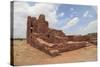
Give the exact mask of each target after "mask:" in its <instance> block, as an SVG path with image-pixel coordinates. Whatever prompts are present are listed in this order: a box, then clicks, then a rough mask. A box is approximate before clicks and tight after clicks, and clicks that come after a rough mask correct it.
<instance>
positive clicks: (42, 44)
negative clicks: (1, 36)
mask: <svg viewBox="0 0 100 67" xmlns="http://www.w3.org/2000/svg"><path fill="white" fill-rule="evenodd" d="M92 38H93V37H92ZM87 41H88V42H92V43H94V44H96V41H95V40H93V39H91V40H90V36H81V35H78V36H75V35H70V36H66V35H65V34H64V33H63V32H62V31H61V30H56V29H51V28H49V26H48V21H46V20H45V15H42V14H41V15H40V16H39V18H38V19H36V18H35V17H31V16H28V18H27V43H29V44H31V45H32V46H33V47H35V48H38V49H39V50H41V51H44V52H46V53H48V54H50V55H52V56H55V55H59V53H60V52H64V51H70V50H75V49H79V48H82V47H85V46H86V44H87Z"/></svg>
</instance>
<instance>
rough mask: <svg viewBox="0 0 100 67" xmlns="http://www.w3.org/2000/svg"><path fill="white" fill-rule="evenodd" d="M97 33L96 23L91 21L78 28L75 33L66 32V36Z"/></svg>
mask: <svg viewBox="0 0 100 67" xmlns="http://www.w3.org/2000/svg"><path fill="white" fill-rule="evenodd" d="M95 32H97V21H96V20H94V21H91V22H89V24H88V25H87V26H86V27H80V28H79V29H78V30H77V31H75V32H68V31H67V34H73V35H85V34H88V33H95Z"/></svg>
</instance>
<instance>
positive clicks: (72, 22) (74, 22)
mask: <svg viewBox="0 0 100 67" xmlns="http://www.w3.org/2000/svg"><path fill="white" fill-rule="evenodd" d="M78 22H79V18H78V17H74V18H73V19H71V20H69V21H68V22H67V24H66V25H65V26H63V27H62V29H68V28H70V27H72V26H74V25H76V24H77V23H78Z"/></svg>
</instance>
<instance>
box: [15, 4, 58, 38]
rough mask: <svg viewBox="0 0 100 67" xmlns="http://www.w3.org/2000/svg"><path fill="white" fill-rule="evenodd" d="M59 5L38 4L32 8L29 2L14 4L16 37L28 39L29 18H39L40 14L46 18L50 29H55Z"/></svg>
mask: <svg viewBox="0 0 100 67" xmlns="http://www.w3.org/2000/svg"><path fill="white" fill-rule="evenodd" d="M57 9H58V5H54V4H46V3H36V4H35V5H33V6H30V5H29V4H28V3H27V2H14V37H15V38H16V37H26V26H27V16H28V15H30V16H35V17H38V16H39V15H40V14H44V15H45V16H46V20H47V21H48V22H49V23H50V27H54V25H55V24H56V22H57V21H58V19H57V17H58V16H57V13H56V11H57Z"/></svg>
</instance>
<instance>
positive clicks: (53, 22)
mask: <svg viewBox="0 0 100 67" xmlns="http://www.w3.org/2000/svg"><path fill="white" fill-rule="evenodd" d="M40 14H44V15H45V16H46V20H47V21H48V23H49V27H50V28H55V29H58V30H62V31H63V32H64V33H65V34H66V35H84V34H88V33H94V32H97V7H96V6H92V5H73V4H55V3H35V2H18V1H15V2H14V36H15V37H26V25H27V16H29V15H30V16H35V17H37V18H38V16H39V15H40Z"/></svg>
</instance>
